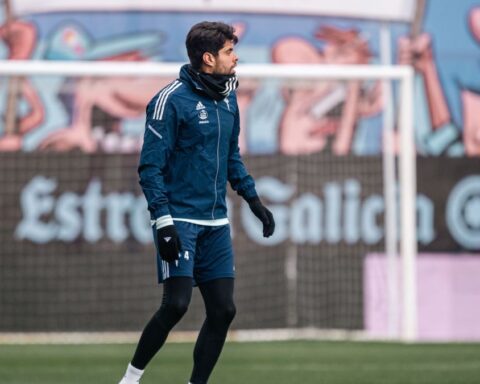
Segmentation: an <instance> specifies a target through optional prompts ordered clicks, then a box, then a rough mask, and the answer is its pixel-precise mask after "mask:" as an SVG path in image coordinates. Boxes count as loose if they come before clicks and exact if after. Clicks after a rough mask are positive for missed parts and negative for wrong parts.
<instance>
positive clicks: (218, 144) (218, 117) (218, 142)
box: [212, 100, 221, 220]
mask: <svg viewBox="0 0 480 384" xmlns="http://www.w3.org/2000/svg"><path fill="white" fill-rule="evenodd" d="M214 102H215V109H216V111H217V122H218V139H217V173H216V174H215V185H214V189H215V201H214V202H213V208H212V220H215V206H216V205H217V180H218V172H219V169H220V133H221V125H220V114H219V113H218V103H217V101H216V100H215V101H214Z"/></svg>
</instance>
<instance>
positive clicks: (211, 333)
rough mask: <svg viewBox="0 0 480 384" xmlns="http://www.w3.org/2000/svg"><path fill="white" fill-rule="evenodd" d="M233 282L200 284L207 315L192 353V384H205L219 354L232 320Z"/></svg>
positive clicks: (224, 279) (233, 310)
mask: <svg viewBox="0 0 480 384" xmlns="http://www.w3.org/2000/svg"><path fill="white" fill-rule="evenodd" d="M233 283H234V279H233V278H223V279H217V280H212V281H208V282H206V283H203V284H200V285H199V288H200V292H201V293H202V297H203V301H204V302H205V308H206V312H207V318H206V319H205V322H204V323H203V326H202V329H201V330H200V334H199V335H198V339H197V343H196V344H195V349H194V352H193V363H194V365H193V371H192V376H191V379H190V383H191V384H205V383H207V380H208V378H209V376H210V374H211V373H212V370H213V368H214V366H215V363H216V362H217V360H218V357H219V356H220V353H221V352H222V348H223V344H224V343H225V338H226V336H227V331H228V328H229V326H230V323H231V322H232V320H233V318H234V317H235V312H236V309H235V304H234V302H233Z"/></svg>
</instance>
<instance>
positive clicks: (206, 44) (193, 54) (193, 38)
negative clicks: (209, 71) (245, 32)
mask: <svg viewBox="0 0 480 384" xmlns="http://www.w3.org/2000/svg"><path fill="white" fill-rule="evenodd" d="M227 40H233V43H234V44H237V42H238V37H237V36H236V35H235V29H234V28H233V27H232V26H231V25H228V24H225V23H222V22H220V21H213V22H212V21H202V22H201V23H198V24H195V25H194V26H193V27H192V28H191V29H190V31H189V32H188V35H187V39H186V41H185V45H186V47H187V53H188V57H189V59H190V64H191V65H192V67H193V68H195V69H200V67H201V66H202V64H203V54H204V53H205V52H210V53H212V54H213V55H215V56H216V55H218V51H220V49H222V48H223V46H224V45H225V42H226V41H227Z"/></svg>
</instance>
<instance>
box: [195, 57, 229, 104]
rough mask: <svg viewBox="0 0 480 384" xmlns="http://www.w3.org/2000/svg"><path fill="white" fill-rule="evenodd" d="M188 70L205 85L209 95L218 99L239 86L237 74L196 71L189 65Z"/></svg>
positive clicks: (221, 98)
mask: <svg viewBox="0 0 480 384" xmlns="http://www.w3.org/2000/svg"><path fill="white" fill-rule="evenodd" d="M188 72H189V73H190V75H191V76H192V78H193V79H194V80H196V81H198V82H199V83H200V84H201V85H202V86H203V88H204V90H205V92H206V93H207V94H208V96H210V97H211V98H212V99H214V100H216V101H220V100H223V99H224V98H226V97H227V96H228V95H229V94H230V92H232V91H234V90H235V89H237V87H238V79H237V76H236V75H235V74H233V75H217V74H211V73H203V72H198V71H196V70H195V69H193V68H192V67H191V66H189V67H188Z"/></svg>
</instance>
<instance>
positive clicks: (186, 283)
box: [122, 277, 193, 384]
mask: <svg viewBox="0 0 480 384" xmlns="http://www.w3.org/2000/svg"><path fill="white" fill-rule="evenodd" d="M192 289H193V281H192V278H190V277H171V278H169V279H167V280H165V282H164V286H163V298H162V305H161V306H160V309H159V310H158V311H157V312H156V313H155V314H154V315H153V317H152V318H151V319H150V321H149V322H148V323H147V325H146V326H145V329H144V330H143V333H142V336H141V337H140V340H139V342H138V345H137V349H136V351H135V354H134V356H133V359H132V362H131V363H130V365H129V367H128V369H127V373H126V376H125V378H124V379H123V381H122V384H123V383H124V382H125V383H130V382H131V383H136V382H138V381H139V380H140V376H141V375H142V373H143V370H144V369H145V367H146V366H147V364H148V363H149V362H150V360H151V359H152V358H153V356H155V354H156V353H157V352H158V350H159V349H160V348H161V347H162V346H163V344H164V343H165V340H166V339H167V336H168V334H169V332H170V331H171V329H172V328H173V327H174V326H175V324H177V323H178V321H179V320H180V319H181V318H182V316H183V315H184V314H185V312H186V311H187V308H188V305H189V303H190V299H191V297H192Z"/></svg>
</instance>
